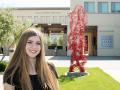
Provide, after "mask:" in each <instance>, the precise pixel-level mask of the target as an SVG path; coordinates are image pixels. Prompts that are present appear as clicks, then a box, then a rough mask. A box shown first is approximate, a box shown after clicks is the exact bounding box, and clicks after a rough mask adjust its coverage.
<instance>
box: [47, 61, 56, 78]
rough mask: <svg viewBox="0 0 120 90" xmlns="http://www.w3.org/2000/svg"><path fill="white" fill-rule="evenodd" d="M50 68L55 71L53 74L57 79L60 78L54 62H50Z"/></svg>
mask: <svg viewBox="0 0 120 90" xmlns="http://www.w3.org/2000/svg"><path fill="white" fill-rule="evenodd" d="M48 66H49V68H50V69H51V70H52V71H53V73H54V74H55V76H56V78H58V74H57V71H56V68H55V65H54V64H53V63H52V62H48Z"/></svg>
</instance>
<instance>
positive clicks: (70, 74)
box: [66, 72, 88, 77]
mask: <svg viewBox="0 0 120 90" xmlns="http://www.w3.org/2000/svg"><path fill="white" fill-rule="evenodd" d="M85 75H88V73H87V72H67V75H66V76H68V77H71V76H75V77H80V76H85Z"/></svg>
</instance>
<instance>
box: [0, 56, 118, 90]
mask: <svg viewBox="0 0 120 90" xmlns="http://www.w3.org/2000/svg"><path fill="white" fill-rule="evenodd" d="M0 58H1V57H0ZM46 58H47V59H48V61H49V62H53V63H54V64H55V66H56V67H69V66H70V57H68V56H47V57H46ZM8 59H9V57H5V60H7V61H8ZM85 67H99V68H101V69H102V70H103V71H104V72H106V73H107V74H109V75H110V76H111V77H112V78H113V79H115V80H116V81H118V82H119V83H120V57H110V56H109V57H106V56H104V57H101V56H99V57H98V56H97V57H92V56H90V57H88V61H87V63H86V65H85ZM2 79H3V76H2V75H0V90H3V84H2Z"/></svg>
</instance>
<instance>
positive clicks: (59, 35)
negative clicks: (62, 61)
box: [14, 0, 120, 56]
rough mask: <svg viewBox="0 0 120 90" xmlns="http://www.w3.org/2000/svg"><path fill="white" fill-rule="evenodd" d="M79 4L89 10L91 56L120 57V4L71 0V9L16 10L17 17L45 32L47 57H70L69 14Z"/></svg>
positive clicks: (87, 34) (112, 0)
mask: <svg viewBox="0 0 120 90" xmlns="http://www.w3.org/2000/svg"><path fill="white" fill-rule="evenodd" d="M77 4H81V5H82V6H83V7H84V8H85V10H86V12H87V16H88V23H87V30H86V32H85V37H86V38H87V41H88V42H87V45H88V46H87V47H88V49H87V50H88V51H87V54H88V55H90V56H120V0H71V5H70V7H68V8H66V7H65V8H64V7H63V8H59V7H56V8H16V9H15V10H14V16H15V17H16V18H20V19H22V20H26V19H30V20H31V21H32V23H33V25H35V26H36V27H38V28H39V27H40V28H41V29H42V31H43V32H44V33H45V36H46V37H45V38H47V39H46V40H47V41H46V43H45V49H46V55H70V52H69V51H68V50H67V33H68V32H69V30H70V26H69V16H68V14H69V12H70V10H73V9H74V8H75V6H76V5H77ZM55 47H56V48H55Z"/></svg>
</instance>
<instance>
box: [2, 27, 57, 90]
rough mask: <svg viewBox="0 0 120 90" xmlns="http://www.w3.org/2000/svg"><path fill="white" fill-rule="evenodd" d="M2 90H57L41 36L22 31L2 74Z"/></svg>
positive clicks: (35, 31)
mask: <svg viewBox="0 0 120 90" xmlns="http://www.w3.org/2000/svg"><path fill="white" fill-rule="evenodd" d="M3 78H4V80H3V81H4V90H59V85H58V81H57V73H56V71H55V68H54V66H53V65H52V64H50V63H47V62H46V60H45V51H44V45H43V41H42V34H41V33H40V32H39V31H38V30H36V29H35V28H29V29H28V30H26V31H24V32H23V33H22V35H21V37H20V40H19V42H18V45H17V47H16V50H15V52H14V55H13V57H12V59H11V61H10V63H9V65H8V67H7V69H6V70H5V73H4V77H3Z"/></svg>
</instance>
